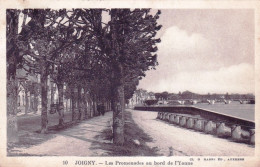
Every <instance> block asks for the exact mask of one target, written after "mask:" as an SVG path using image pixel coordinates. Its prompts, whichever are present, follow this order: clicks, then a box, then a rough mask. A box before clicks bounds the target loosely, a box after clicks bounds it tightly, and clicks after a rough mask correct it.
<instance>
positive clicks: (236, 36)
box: [139, 9, 254, 93]
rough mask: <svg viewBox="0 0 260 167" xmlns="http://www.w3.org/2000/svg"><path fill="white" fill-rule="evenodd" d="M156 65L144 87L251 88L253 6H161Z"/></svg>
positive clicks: (236, 90)
mask: <svg viewBox="0 0 260 167" xmlns="http://www.w3.org/2000/svg"><path fill="white" fill-rule="evenodd" d="M159 23H160V24H162V25H163V29H162V30H161V32H160V33H159V34H158V36H159V37H160V38H161V40H162V42H161V43H160V44H159V45H158V48H159V51H158V61H159V66H157V70H152V71H148V72H147V75H146V77H145V78H143V79H142V80H141V81H140V84H139V88H143V89H146V90H148V91H154V92H162V91H168V92H173V93H177V92H179V91H181V92H182V91H185V90H189V91H193V92H196V93H208V92H210V93H226V92H229V93H254V11H253V10H224V9H219V10H209V9H205V10H197V9H196V10H191V9H186V10H185V9H175V10H162V14H161V17H160V19H159Z"/></svg>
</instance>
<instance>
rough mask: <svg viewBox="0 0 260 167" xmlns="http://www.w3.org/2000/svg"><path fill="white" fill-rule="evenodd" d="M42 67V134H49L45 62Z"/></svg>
mask: <svg viewBox="0 0 260 167" xmlns="http://www.w3.org/2000/svg"><path fill="white" fill-rule="evenodd" d="M42 61H43V62H42V65H41V100H42V112H41V133H47V131H48V127H47V126H48V117H47V105H48V98H47V95H48V84H47V83H48V82H47V81H48V73H47V67H46V65H45V61H44V60H42Z"/></svg>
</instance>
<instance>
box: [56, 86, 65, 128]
mask: <svg viewBox="0 0 260 167" xmlns="http://www.w3.org/2000/svg"><path fill="white" fill-rule="evenodd" d="M57 87H58V94H59V108H58V113H59V126H64V104H63V93H64V92H63V83H58V84H57Z"/></svg>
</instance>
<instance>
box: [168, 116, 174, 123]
mask: <svg viewBox="0 0 260 167" xmlns="http://www.w3.org/2000/svg"><path fill="white" fill-rule="evenodd" d="M174 117H175V115H174V114H170V116H169V122H170V123H174Z"/></svg>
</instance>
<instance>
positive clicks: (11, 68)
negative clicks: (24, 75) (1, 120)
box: [6, 9, 19, 143]
mask: <svg viewBox="0 0 260 167" xmlns="http://www.w3.org/2000/svg"><path fill="white" fill-rule="evenodd" d="M18 21H19V12H18V11H17V10H13V9H7V10H6V22H7V24H6V25H8V26H6V27H7V29H6V38H7V40H6V45H7V46H8V47H7V48H11V49H7V53H6V58H7V143H17V142H18V141H19V138H18V126H17V95H18V93H17V92H18V81H17V78H16V68H17V64H18V62H17V61H18V60H17V58H18V56H19V50H18V47H17V34H18Z"/></svg>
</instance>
